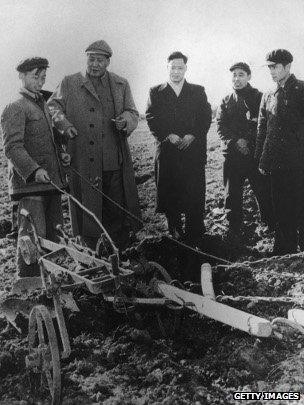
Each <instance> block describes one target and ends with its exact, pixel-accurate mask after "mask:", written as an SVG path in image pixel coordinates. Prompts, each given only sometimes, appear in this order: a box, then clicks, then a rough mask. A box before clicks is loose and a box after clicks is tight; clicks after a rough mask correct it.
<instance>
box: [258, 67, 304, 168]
mask: <svg viewBox="0 0 304 405" xmlns="http://www.w3.org/2000/svg"><path fill="white" fill-rule="evenodd" d="M255 158H256V160H257V162H259V166H260V168H261V169H263V170H265V171H268V172H272V171H273V170H288V169H298V168H303V166H304V165H303V162H304V82H303V81H302V80H298V79H296V77H295V76H294V75H291V76H290V77H289V78H288V79H287V81H286V83H285V86H284V87H283V88H282V87H279V88H278V89H277V90H276V91H271V92H269V93H265V94H264V95H263V98H262V102H261V108H260V113H259V120H258V135H257V145H256V151H255Z"/></svg>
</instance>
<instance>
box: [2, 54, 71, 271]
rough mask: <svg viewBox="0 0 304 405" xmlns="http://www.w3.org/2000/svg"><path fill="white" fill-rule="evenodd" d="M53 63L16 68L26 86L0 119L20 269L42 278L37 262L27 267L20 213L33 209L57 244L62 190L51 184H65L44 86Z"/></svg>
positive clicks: (28, 62)
mask: <svg viewBox="0 0 304 405" xmlns="http://www.w3.org/2000/svg"><path fill="white" fill-rule="evenodd" d="M47 68H48V61H47V60H46V59H44V58H40V57H35V58H28V59H25V60H23V61H22V62H20V63H19V64H18V66H17V71H18V72H19V78H20V80H21V82H22V87H21V89H20V92H19V95H18V96H17V97H16V99H15V100H14V101H13V102H11V103H10V104H8V105H7V106H6V107H5V109H4V111H3V113H2V116H1V128H2V134H3V141H4V152H5V155H6V157H7V159H8V170H9V184H8V186H9V193H10V196H11V199H12V200H13V201H18V202H19V211H18V228H19V229H18V246H17V267H18V271H19V277H29V276H36V275H39V268H38V265H37V264H33V265H27V264H26V263H25V262H24V260H23V258H22V255H21V252H20V240H21V238H22V237H23V236H25V235H27V234H28V227H27V225H28V223H27V220H26V218H25V217H24V216H23V215H20V211H21V209H25V210H26V211H28V213H29V214H30V216H31V217H32V220H33V222H34V224H35V227H36V231H37V233H38V235H40V236H42V237H44V238H48V239H50V240H53V241H55V240H56V225H57V224H62V223H63V219H62V209H61V195H60V192H59V191H58V190H57V189H56V188H54V186H53V185H52V184H50V180H52V181H53V182H54V183H55V184H56V185H57V186H58V187H60V188H62V187H65V186H66V182H65V176H64V174H63V171H62V168H61V164H60V158H61V153H62V152H63V151H60V150H59V148H58V144H59V140H56V139H55V137H54V132H53V129H52V120H51V116H50V113H49V110H48V107H47V105H46V103H45V100H44V97H43V94H42V93H41V89H42V86H43V85H44V83H45V78H46V69H47Z"/></svg>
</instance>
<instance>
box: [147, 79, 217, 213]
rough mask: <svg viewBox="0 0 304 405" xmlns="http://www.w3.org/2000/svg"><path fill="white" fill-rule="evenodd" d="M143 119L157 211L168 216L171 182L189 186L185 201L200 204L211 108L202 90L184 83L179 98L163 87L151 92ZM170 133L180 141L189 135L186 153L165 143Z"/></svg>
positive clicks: (170, 201)
mask: <svg viewBox="0 0 304 405" xmlns="http://www.w3.org/2000/svg"><path fill="white" fill-rule="evenodd" d="M146 118H147V122H148V126H149V128H150V131H151V133H152V135H153V136H154V137H155V139H156V156H155V174H156V185H157V211H159V212H168V211H170V210H171V209H172V207H173V206H174V205H176V201H175V200H174V196H173V195H170V193H168V192H167V190H168V186H169V185H170V183H171V181H172V179H173V178H174V179H175V181H176V182H178V181H179V180H180V182H181V183H184V182H185V181H187V182H189V183H190V182H191V183H192V186H193V187H191V189H192V190H194V191H193V194H192V195H189V196H185V197H187V198H188V200H189V199H190V200H192V202H193V201H194V200H197V201H198V202H199V201H201V200H202V196H203V193H204V190H203V189H202V188H203V187H204V184H203V177H202V176H203V170H204V165H205V163H206V143H207V132H208V130H209V127H210V124H211V107H210V104H209V103H208V101H207V97H206V93H205V90H204V88H203V87H202V86H199V85H196V84H190V83H187V82H186V81H185V82H184V85H183V88H182V90H181V92H180V94H179V97H177V96H176V94H175V92H174V91H173V89H172V87H171V86H170V85H169V84H167V83H164V84H161V85H158V86H155V87H153V88H151V89H150V95H149V100H148V106H147V110H146ZM171 133H174V134H176V135H179V136H180V137H183V136H184V135H186V134H192V135H194V137H195V139H194V141H193V142H192V143H191V145H190V146H189V147H188V148H187V149H186V150H184V151H180V150H178V149H177V147H176V146H175V145H172V144H171V143H170V142H169V141H168V140H166V138H167V136H168V135H169V134H171ZM176 177H177V178H176ZM186 203H187V202H186Z"/></svg>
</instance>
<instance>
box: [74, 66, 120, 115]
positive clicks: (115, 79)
mask: <svg viewBox="0 0 304 405" xmlns="http://www.w3.org/2000/svg"><path fill="white" fill-rule="evenodd" d="M107 75H108V78H109V83H110V89H111V93H112V95H113V100H114V110H115V116H116V115H119V114H121V112H122V111H121V109H122V105H121V100H122V95H121V85H122V84H124V83H125V81H124V79H123V78H121V77H119V76H118V75H116V74H115V73H112V72H109V71H107ZM79 82H80V86H84V87H85V88H86V89H87V90H88V91H89V92H90V94H91V95H92V96H93V97H94V98H95V99H96V100H97V101H98V102H100V100H99V97H98V95H97V93H96V91H95V88H94V86H93V84H92V82H91V80H90V79H89V78H88V77H87V75H86V72H79Z"/></svg>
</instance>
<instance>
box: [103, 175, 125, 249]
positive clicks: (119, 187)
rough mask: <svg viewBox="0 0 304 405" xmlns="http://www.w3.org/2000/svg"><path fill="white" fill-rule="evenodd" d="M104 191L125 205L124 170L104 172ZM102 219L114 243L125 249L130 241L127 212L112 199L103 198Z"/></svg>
mask: <svg viewBox="0 0 304 405" xmlns="http://www.w3.org/2000/svg"><path fill="white" fill-rule="evenodd" d="M102 190H103V192H104V193H105V194H106V195H107V196H108V197H110V198H111V200H113V201H115V202H116V203H117V204H119V205H120V206H122V207H125V194H124V189H123V178H122V171H121V170H115V171H106V172H103V174H102ZM102 204H103V207H102V220H103V225H104V226H105V228H106V229H107V231H108V232H109V234H110V236H111V238H112V239H113V241H114V243H116V244H117V246H118V247H119V248H120V249H124V248H125V247H126V246H127V245H128V243H129V231H130V230H129V227H128V225H127V221H126V214H125V213H124V212H123V211H122V210H121V209H120V208H118V207H117V206H115V205H114V204H113V203H112V202H111V201H109V200H107V199H106V198H103V202H102Z"/></svg>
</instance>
